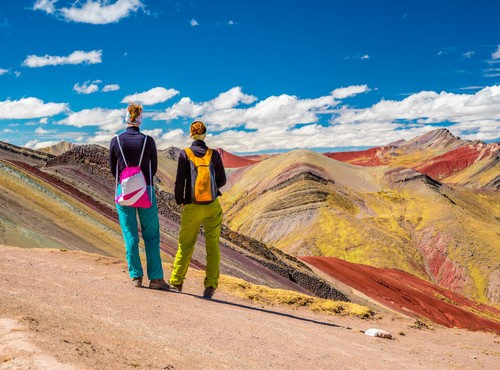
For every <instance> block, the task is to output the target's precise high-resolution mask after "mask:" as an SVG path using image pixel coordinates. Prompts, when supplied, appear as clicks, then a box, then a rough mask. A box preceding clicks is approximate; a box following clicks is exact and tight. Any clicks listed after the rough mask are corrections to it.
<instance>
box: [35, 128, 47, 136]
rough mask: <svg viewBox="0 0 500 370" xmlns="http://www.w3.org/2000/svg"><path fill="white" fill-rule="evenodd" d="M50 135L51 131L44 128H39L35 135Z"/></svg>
mask: <svg viewBox="0 0 500 370" xmlns="http://www.w3.org/2000/svg"><path fill="white" fill-rule="evenodd" d="M48 133H50V131H49V130H45V129H44V128H43V127H38V128H37V129H36V130H35V134H37V135H45V134H48Z"/></svg>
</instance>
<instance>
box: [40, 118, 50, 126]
mask: <svg viewBox="0 0 500 370" xmlns="http://www.w3.org/2000/svg"><path fill="white" fill-rule="evenodd" d="M47 122H49V119H48V118H47V117H44V118H41V119H40V123H41V124H42V125H46V124H47Z"/></svg>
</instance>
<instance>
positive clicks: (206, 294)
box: [203, 286, 215, 299]
mask: <svg viewBox="0 0 500 370" xmlns="http://www.w3.org/2000/svg"><path fill="white" fill-rule="evenodd" d="M214 293H215V288H214V287H211V286H209V287H207V288H205V290H204V291H203V298H204V299H212V297H213V296H214Z"/></svg>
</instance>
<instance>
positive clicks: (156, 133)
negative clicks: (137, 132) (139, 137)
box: [141, 128, 163, 138]
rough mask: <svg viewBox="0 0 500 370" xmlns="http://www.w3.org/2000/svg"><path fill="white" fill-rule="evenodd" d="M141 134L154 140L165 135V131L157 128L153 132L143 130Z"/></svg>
mask: <svg viewBox="0 0 500 370" xmlns="http://www.w3.org/2000/svg"><path fill="white" fill-rule="evenodd" d="M141 132H142V133H143V134H144V135H149V136H152V137H154V138H157V137H160V135H161V134H162V133H163V130H162V129H161V128H155V129H153V130H141Z"/></svg>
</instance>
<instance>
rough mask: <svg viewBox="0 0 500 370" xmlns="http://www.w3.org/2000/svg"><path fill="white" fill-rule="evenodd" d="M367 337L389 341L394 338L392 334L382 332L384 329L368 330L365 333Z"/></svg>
mask: <svg viewBox="0 0 500 370" xmlns="http://www.w3.org/2000/svg"><path fill="white" fill-rule="evenodd" d="M365 335H369V336H370V337H380V338H387V339H391V338H392V334H391V333H389V332H388V331H385V330H382V329H368V330H366V331H365Z"/></svg>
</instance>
